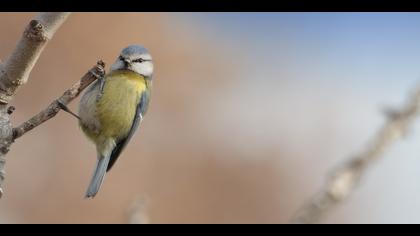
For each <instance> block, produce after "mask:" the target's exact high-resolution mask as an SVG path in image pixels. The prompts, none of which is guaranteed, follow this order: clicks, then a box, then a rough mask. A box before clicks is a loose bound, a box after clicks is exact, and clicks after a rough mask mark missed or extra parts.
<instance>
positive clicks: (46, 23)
mask: <svg viewBox="0 0 420 236" xmlns="http://www.w3.org/2000/svg"><path fill="white" fill-rule="evenodd" d="M69 14H70V13H64V12H54V13H39V14H38V15H37V16H36V17H35V18H34V19H32V20H31V21H30V23H29V24H28V25H27V27H26V29H25V30H24V32H23V35H22V37H21V38H20V40H19V42H18V43H17V45H16V47H15V49H14V50H13V52H12V53H11V55H10V56H9V57H8V58H7V60H6V61H5V62H4V64H1V66H0V197H1V196H2V195H3V190H2V188H1V186H2V183H3V180H4V175H5V173H4V166H5V163H6V160H5V155H6V154H7V153H8V151H9V149H10V145H11V144H12V143H13V132H12V125H11V122H10V116H9V113H8V109H7V104H8V103H9V102H10V101H11V100H12V99H13V96H14V95H15V93H16V90H17V89H18V88H19V87H20V86H21V85H23V84H25V83H26V82H27V81H28V77H29V74H30V73H31V71H32V69H33V67H34V65H35V63H36V62H37V60H38V58H39V56H40V55H41V53H42V51H43V50H44V48H45V46H46V44H47V42H48V41H49V40H50V39H51V38H52V37H53V35H54V33H55V32H56V31H57V29H58V28H59V27H60V26H61V25H62V24H63V23H64V21H65V20H66V19H67V17H68V16H69ZM9 111H10V110H9Z"/></svg>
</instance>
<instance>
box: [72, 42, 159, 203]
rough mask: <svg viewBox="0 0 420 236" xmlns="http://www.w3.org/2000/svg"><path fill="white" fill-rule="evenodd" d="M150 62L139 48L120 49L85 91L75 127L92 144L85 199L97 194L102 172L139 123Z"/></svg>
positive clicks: (150, 73) (147, 97) (148, 87)
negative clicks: (91, 167) (94, 152)
mask: <svg viewBox="0 0 420 236" xmlns="http://www.w3.org/2000/svg"><path fill="white" fill-rule="evenodd" d="M152 77H153V62H152V57H151V55H150V53H149V52H148V50H147V49H146V48H144V47H143V46H140V45H131V46H129V47H127V48H124V49H123V50H122V51H121V54H120V55H119V57H118V58H117V60H116V61H115V63H114V64H113V65H112V66H111V69H110V71H109V73H108V74H106V75H105V76H104V78H100V79H98V80H97V81H96V82H95V83H93V84H92V85H90V87H89V88H87V90H86V92H85V93H84V95H83V96H82V98H81V100H80V105H79V117H80V118H79V125H80V127H81V129H82V131H83V132H84V133H85V134H86V136H87V137H88V138H89V139H90V140H91V141H93V143H94V144H95V145H96V150H97V159H98V161H97V165H96V169H95V171H94V173H93V176H92V180H91V181H90V184H89V187H88V189H87V192H86V198H93V197H95V196H96V194H97V193H98V191H99V189H100V187H101V185H102V182H103V180H104V177H105V174H106V172H108V171H109V170H110V169H111V168H112V166H113V165H114V164H115V162H116V161H117V159H118V157H119V156H120V154H121V152H122V151H123V150H124V148H125V147H126V146H127V144H128V142H129V141H130V139H131V138H132V137H133V135H134V133H135V132H136V130H137V128H138V126H139V125H140V123H141V122H142V120H143V118H144V116H145V114H146V112H147V109H148V106H149V101H150V94H151V88H152Z"/></svg>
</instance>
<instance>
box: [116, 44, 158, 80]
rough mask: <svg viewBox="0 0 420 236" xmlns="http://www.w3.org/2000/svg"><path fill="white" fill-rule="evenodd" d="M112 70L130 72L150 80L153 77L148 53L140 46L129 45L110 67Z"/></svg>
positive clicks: (151, 62)
mask: <svg viewBox="0 0 420 236" xmlns="http://www.w3.org/2000/svg"><path fill="white" fill-rule="evenodd" d="M114 70H130V71H133V72H136V73H138V74H140V75H143V76H144V77H145V78H146V79H151V78H152V75H153V61H152V56H151V55H150V53H149V51H148V50H147V49H146V48H145V47H143V46H141V45H130V46H128V47H126V48H124V49H123V50H122V51H121V53H120V55H119V57H118V58H117V60H116V61H115V62H114V64H113V65H112V66H111V71H114Z"/></svg>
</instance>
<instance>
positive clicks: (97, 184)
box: [86, 155, 110, 198]
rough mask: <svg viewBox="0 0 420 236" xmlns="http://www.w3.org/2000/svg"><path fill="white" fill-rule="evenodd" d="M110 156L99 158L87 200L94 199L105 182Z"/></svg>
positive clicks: (87, 193)
mask: <svg viewBox="0 0 420 236" xmlns="http://www.w3.org/2000/svg"><path fill="white" fill-rule="evenodd" d="M109 159H110V156H109V155H107V156H106V157H100V158H98V163H97V165H96V169H95V172H93V176H92V180H91V181H90V184H89V187H88V189H87V192H86V198H94V197H95V196H96V194H97V193H98V191H99V189H100V188H101V185H102V183H103V181H104V178H105V174H106V169H107V167H108V163H109Z"/></svg>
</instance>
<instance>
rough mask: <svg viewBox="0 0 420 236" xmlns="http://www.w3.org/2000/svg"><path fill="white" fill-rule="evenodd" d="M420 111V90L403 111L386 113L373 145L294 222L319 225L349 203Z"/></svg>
mask: <svg viewBox="0 0 420 236" xmlns="http://www.w3.org/2000/svg"><path fill="white" fill-rule="evenodd" d="M419 110H420V86H418V87H417V89H416V91H415V93H414V94H413V95H412V96H411V97H410V98H409V100H408V102H407V104H406V105H405V106H404V107H403V109H401V110H399V111H396V110H393V111H388V112H386V113H385V114H386V115H387V118H388V121H387V122H386V123H385V125H384V126H383V127H382V128H381V130H379V132H378V133H377V135H376V137H375V138H374V139H373V141H372V143H371V145H370V146H368V147H366V149H365V150H364V151H362V152H361V153H360V154H359V155H356V156H354V157H353V158H351V159H350V160H349V161H348V162H347V163H344V165H342V166H341V167H338V168H336V169H335V171H333V174H332V175H331V176H330V177H329V178H328V181H327V183H326V185H325V186H324V187H323V188H322V189H321V190H320V191H319V192H318V193H317V194H316V195H315V196H314V197H313V198H312V199H310V200H309V201H308V202H307V203H306V204H305V205H304V206H303V207H302V208H301V209H300V210H299V211H298V212H297V213H296V215H295V216H294V217H293V218H292V222H293V223H317V222H319V221H320V220H321V218H322V217H323V216H324V215H326V214H327V213H328V212H329V211H330V210H331V209H332V208H333V207H334V206H336V205H337V204H339V203H340V202H342V201H343V200H345V199H347V198H348V197H349V195H350V194H351V193H352V192H353V191H354V189H355V188H356V187H357V186H358V184H359V183H360V180H361V178H362V177H363V175H365V174H366V172H367V170H368V167H369V165H371V164H373V163H374V161H376V160H377V159H379V158H381V157H382V156H383V154H384V153H385V151H387V150H388V149H389V148H390V147H391V146H392V145H393V144H394V143H395V142H396V141H397V140H399V139H401V138H402V137H403V136H404V135H405V134H406V133H407V131H408V129H409V127H410V125H412V123H413V121H414V119H415V118H416V116H417V115H418V113H419Z"/></svg>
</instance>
